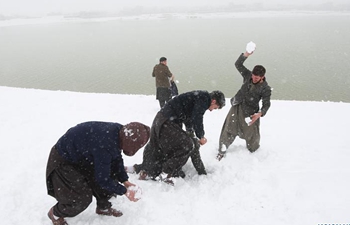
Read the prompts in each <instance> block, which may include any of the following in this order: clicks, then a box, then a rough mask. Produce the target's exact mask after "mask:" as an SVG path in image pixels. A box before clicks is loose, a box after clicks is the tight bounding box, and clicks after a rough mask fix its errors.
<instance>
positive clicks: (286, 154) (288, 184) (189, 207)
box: [0, 87, 350, 225]
mask: <svg viewBox="0 0 350 225" xmlns="http://www.w3.org/2000/svg"><path fill="white" fill-rule="evenodd" d="M209 91H212V90H209ZM226 97H227V103H228V100H229V98H230V97H232V96H226ZM228 104H229V103H228ZM0 105H1V108H0V137H1V141H0V151H1V157H0V184H1V190H2V197H1V203H2V204H1V206H0V218H1V223H2V224H11V225H20V224H51V221H50V220H49V219H48V217H47V212H48V210H49V209H50V207H51V206H52V205H54V204H55V203H56V201H55V199H53V198H52V197H50V196H48V195H47V194H46V186H45V185H46V184H45V169H46V163H47V158H48V155H49V152H50V149H51V147H52V146H53V145H54V144H55V142H56V141H57V140H58V138H60V137H61V135H63V134H64V133H65V132H66V130H67V129H68V128H70V127H72V126H75V125H76V124H78V123H81V122H85V121H92V120H95V121H96V120H97V121H109V122H119V123H122V124H126V123H128V122H131V121H138V122H142V123H145V124H148V125H151V123H152V120H153V118H154V116H155V114H156V113H157V111H158V109H159V106H158V102H157V101H156V100H155V97H154V96H142V95H116V94H113V95H112V94H92V93H74V92H62V91H42V90H33V89H18V88H8V87H0ZM229 108H230V106H229V105H227V106H226V107H224V108H223V109H222V110H215V111H212V112H209V111H207V112H206V114H205V116H204V128H205V131H206V137H207V139H208V143H207V144H206V145H204V146H202V147H201V150H200V151H201V155H202V159H203V162H204V164H205V166H206V169H207V171H208V175H207V176H200V177H199V176H198V175H196V172H195V170H194V168H193V166H192V164H191V163H190V162H188V163H187V164H186V166H185V167H184V171H185V173H186V174H187V177H186V178H185V179H178V180H177V183H176V186H175V187H172V186H169V185H166V184H163V183H158V182H153V181H139V180H138V179H137V176H136V175H133V174H132V175H130V181H131V182H134V183H136V184H137V185H139V186H140V187H141V188H142V190H143V194H142V199H141V200H140V201H138V202H130V201H129V200H128V199H127V198H126V197H124V196H120V197H118V198H114V199H112V203H113V206H114V207H115V208H117V209H119V210H121V211H122V212H123V213H124V215H123V216H122V217H120V218H113V217H103V216H98V215H96V214H95V213H94V211H95V207H96V205H95V201H94V202H93V203H92V204H91V205H90V206H89V208H88V209H87V210H85V211H84V212H83V213H81V214H80V215H78V216H76V217H74V218H68V219H67V222H68V223H69V224H70V225H72V224H75V225H87V224H94V225H100V224H101V225H102V224H104V225H108V224H125V225H148V224H149V225H163V224H167V225H183V224H200V225H213V224H219V225H236V224H237V225H257V224H259V225H277V224H278V225H283V224H286V225H294V224H295V225H317V224H336V223H337V224H350V216H349V208H350V193H349V190H350V179H349V178H350V164H349V162H350V147H349V144H348V140H347V139H348V138H349V137H350V133H349V127H350V121H349V120H348V119H347V117H348V115H350V103H332V102H297V101H277V100H273V101H272V106H271V108H270V110H269V112H268V113H267V115H266V117H264V118H262V119H261V134H262V137H261V138H262V139H261V148H260V149H259V150H258V151H257V152H255V153H253V154H251V153H249V151H248V150H247V149H246V148H245V143H244V142H243V141H242V140H241V139H237V140H236V141H235V142H234V144H233V145H232V146H231V147H230V148H229V150H228V154H227V156H226V158H224V159H223V160H222V161H220V162H218V161H217V160H216V159H215V156H216V154H217V144H218V138H219V133H220V130H221V126H222V123H223V121H224V119H225V116H226V114H227V112H228V110H229ZM142 150H143V149H142ZM142 150H140V151H139V152H138V153H137V154H136V155H135V156H133V157H127V156H125V157H124V162H125V165H133V164H135V163H140V162H141V159H142Z"/></svg>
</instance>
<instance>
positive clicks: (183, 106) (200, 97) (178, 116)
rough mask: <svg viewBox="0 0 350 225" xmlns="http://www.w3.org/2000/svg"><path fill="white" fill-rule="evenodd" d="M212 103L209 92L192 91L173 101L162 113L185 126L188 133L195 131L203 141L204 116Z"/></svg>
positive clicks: (165, 106) (166, 105)
mask: <svg viewBox="0 0 350 225" xmlns="http://www.w3.org/2000/svg"><path fill="white" fill-rule="evenodd" d="M210 103H211V97H210V95H209V93H208V92H207V91H191V92H186V93H183V94H180V95H178V96H176V97H174V98H173V99H171V100H170V101H169V102H168V103H167V104H165V105H164V107H163V108H162V109H161V110H160V113H162V114H163V116H164V117H165V118H166V119H169V120H171V121H173V122H175V123H177V124H179V125H180V126H182V124H185V126H186V130H187V131H194V132H195V134H196V136H197V137H198V138H199V139H201V138H202V137H204V128H203V115H204V113H205V111H206V110H207V109H209V107H210Z"/></svg>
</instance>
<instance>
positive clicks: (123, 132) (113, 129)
mask: <svg viewBox="0 0 350 225" xmlns="http://www.w3.org/2000/svg"><path fill="white" fill-rule="evenodd" d="M149 136H150V128H149V127H148V126H146V125H144V124H142V123H138V122H132V123H129V124H126V125H124V126H123V125H121V124H119V123H111V122H97V121H93V122H85V123H81V124H78V125H76V126H75V127H72V128H70V129H69V130H68V131H67V132H66V133H65V134H64V135H63V136H62V137H61V138H60V139H59V140H58V141H57V143H56V144H55V145H54V146H53V147H52V149H51V153H50V156H49V159H48V163H47V170H46V183H47V190H48V194H49V195H51V196H53V197H54V198H56V199H57V201H58V202H57V204H56V205H55V206H53V207H52V208H51V209H50V211H49V213H48V216H49V218H50V219H51V220H52V222H53V224H67V223H66V221H65V219H64V218H65V217H74V216H76V215H78V214H79V213H81V212H82V211H84V210H85V209H86V208H87V207H88V206H89V205H90V203H91V201H92V196H94V197H95V198H96V202H97V208H96V213H97V214H100V215H112V216H116V217H118V216H121V215H122V213H121V212H120V211H118V210H115V209H113V208H112V204H111V203H110V202H109V201H108V200H109V199H110V198H111V197H112V196H117V195H124V194H125V195H126V197H128V198H129V200H131V201H137V200H138V199H137V198H135V193H136V190H135V189H134V188H129V187H131V186H135V185H134V184H132V183H131V182H129V181H128V178H129V177H128V175H127V174H126V172H125V169H124V162H123V158H122V154H121V152H122V151H123V153H124V154H125V155H127V156H132V155H134V154H135V153H136V152H137V151H138V150H139V149H140V148H142V147H143V146H144V145H145V144H146V143H147V142H148V139H149Z"/></svg>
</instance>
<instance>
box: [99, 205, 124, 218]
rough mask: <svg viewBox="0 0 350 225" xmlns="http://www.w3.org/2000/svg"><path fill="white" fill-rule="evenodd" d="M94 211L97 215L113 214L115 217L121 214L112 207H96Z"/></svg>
mask: <svg viewBox="0 0 350 225" xmlns="http://www.w3.org/2000/svg"><path fill="white" fill-rule="evenodd" d="M96 213H97V214H98V215H103V216H115V217H121V216H122V215H123V213H122V212H121V211H118V210H116V209H113V208H108V209H101V208H99V207H97V208H96Z"/></svg>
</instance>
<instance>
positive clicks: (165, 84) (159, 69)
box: [152, 57, 174, 108]
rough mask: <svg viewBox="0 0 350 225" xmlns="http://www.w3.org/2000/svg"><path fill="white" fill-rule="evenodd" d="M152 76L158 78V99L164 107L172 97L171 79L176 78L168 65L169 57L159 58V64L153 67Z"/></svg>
mask: <svg viewBox="0 0 350 225" xmlns="http://www.w3.org/2000/svg"><path fill="white" fill-rule="evenodd" d="M152 77H155V78H156V88H157V94H156V99H158V101H159V105H160V107H161V108H162V107H163V106H164V104H165V103H166V102H168V101H169V100H170V99H171V90H170V80H174V76H173V74H172V73H171V72H170V70H169V67H168V65H167V58H165V57H161V58H160V59H159V64H157V65H155V66H154V68H153V73H152Z"/></svg>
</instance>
